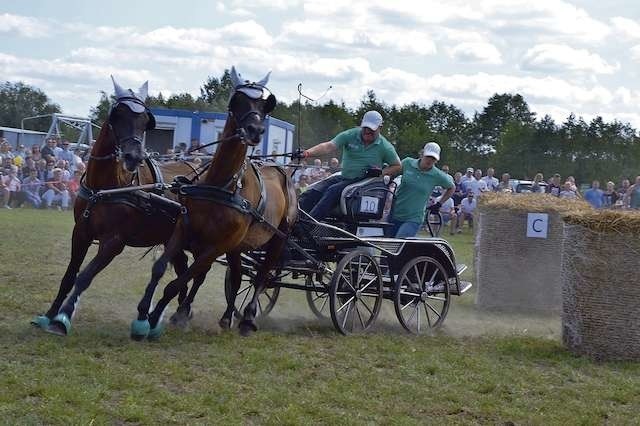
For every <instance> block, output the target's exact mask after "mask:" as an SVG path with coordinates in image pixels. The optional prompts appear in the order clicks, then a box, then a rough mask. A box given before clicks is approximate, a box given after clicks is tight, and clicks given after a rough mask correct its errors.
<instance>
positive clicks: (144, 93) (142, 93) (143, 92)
mask: <svg viewBox="0 0 640 426" xmlns="http://www.w3.org/2000/svg"><path fill="white" fill-rule="evenodd" d="M136 97H137V98H138V99H140V100H141V101H142V102H144V101H146V100H147V98H148V97H149V81H148V80H147V81H145V82H144V84H143V85H142V86H140V88H139V89H138V93H136Z"/></svg>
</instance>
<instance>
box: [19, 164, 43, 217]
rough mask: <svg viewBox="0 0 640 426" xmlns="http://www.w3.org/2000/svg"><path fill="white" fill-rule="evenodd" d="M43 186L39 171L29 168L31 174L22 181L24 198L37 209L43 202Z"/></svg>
mask: <svg viewBox="0 0 640 426" xmlns="http://www.w3.org/2000/svg"><path fill="white" fill-rule="evenodd" d="M41 187H42V181H41V180H40V179H38V171H37V170H36V169H31V170H29V176H27V177H26V178H24V181H22V193H23V198H24V200H25V201H26V202H27V203H29V204H31V205H32V206H33V207H34V208H36V209H37V208H39V207H40V204H42V198H40V188H41Z"/></svg>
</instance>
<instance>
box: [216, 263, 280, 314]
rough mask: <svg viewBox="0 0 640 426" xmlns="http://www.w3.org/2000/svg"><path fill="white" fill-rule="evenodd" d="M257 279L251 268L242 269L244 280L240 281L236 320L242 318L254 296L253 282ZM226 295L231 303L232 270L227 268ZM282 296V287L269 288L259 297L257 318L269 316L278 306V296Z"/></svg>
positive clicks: (225, 278) (225, 277)
mask: <svg viewBox="0 0 640 426" xmlns="http://www.w3.org/2000/svg"><path fill="white" fill-rule="evenodd" d="M255 277H256V272H255V271H254V270H253V269H250V268H245V267H243V268H242V278H241V281H240V288H239V289H238V294H237V295H236V318H241V317H242V313H243V312H244V307H245V306H246V304H247V303H249V302H250V301H251V297H252V296H253V292H252V290H253V280H254V279H255ZM224 295H225V297H226V299H227V303H229V298H230V295H231V270H230V269H229V267H228V266H227V271H226V273H225V275H224ZM279 295H280V287H270V286H267V288H265V290H264V291H263V292H262V294H261V295H260V297H258V311H257V312H256V318H258V317H260V316H265V317H266V316H267V315H269V312H271V311H272V310H273V307H274V306H275V305H276V301H277V300H278V296H279Z"/></svg>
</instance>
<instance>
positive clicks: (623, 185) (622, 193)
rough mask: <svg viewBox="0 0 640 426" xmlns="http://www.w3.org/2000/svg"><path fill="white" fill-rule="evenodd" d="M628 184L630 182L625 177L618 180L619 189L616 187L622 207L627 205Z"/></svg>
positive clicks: (629, 184)
mask: <svg viewBox="0 0 640 426" xmlns="http://www.w3.org/2000/svg"><path fill="white" fill-rule="evenodd" d="M630 186H631V182H629V179H627V178H624V179H622V182H620V189H618V200H619V202H620V203H621V204H622V206H621V207H622V208H626V207H629V199H628V196H627V192H629V187H630Z"/></svg>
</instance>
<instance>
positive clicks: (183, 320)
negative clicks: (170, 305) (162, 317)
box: [169, 265, 211, 328]
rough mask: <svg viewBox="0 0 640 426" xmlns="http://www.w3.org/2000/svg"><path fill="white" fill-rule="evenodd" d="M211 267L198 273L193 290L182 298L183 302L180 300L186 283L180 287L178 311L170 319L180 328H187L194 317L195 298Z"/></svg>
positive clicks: (192, 286)
mask: <svg viewBox="0 0 640 426" xmlns="http://www.w3.org/2000/svg"><path fill="white" fill-rule="evenodd" d="M209 269H211V265H209V268H208V269H207V270H206V271H205V272H204V273H202V274H200V275H197V276H196V277H195V278H194V279H193V284H192V285H191V290H189V294H188V295H187V297H185V298H184V299H183V300H182V302H181V301H180V296H181V295H182V290H186V287H187V286H186V284H185V286H184V287H182V288H181V289H180V294H179V295H178V304H179V305H178V309H177V310H176V313H175V314H173V315H172V316H171V318H170V319H169V320H170V321H171V323H172V324H174V325H176V326H177V327H180V328H185V327H186V326H187V323H188V322H189V320H190V319H191V318H192V317H193V312H192V311H191V304H192V303H193V299H195V297H196V293H197V292H198V289H199V288H200V286H201V285H202V283H203V282H204V279H205V278H206V277H207V272H209Z"/></svg>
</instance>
